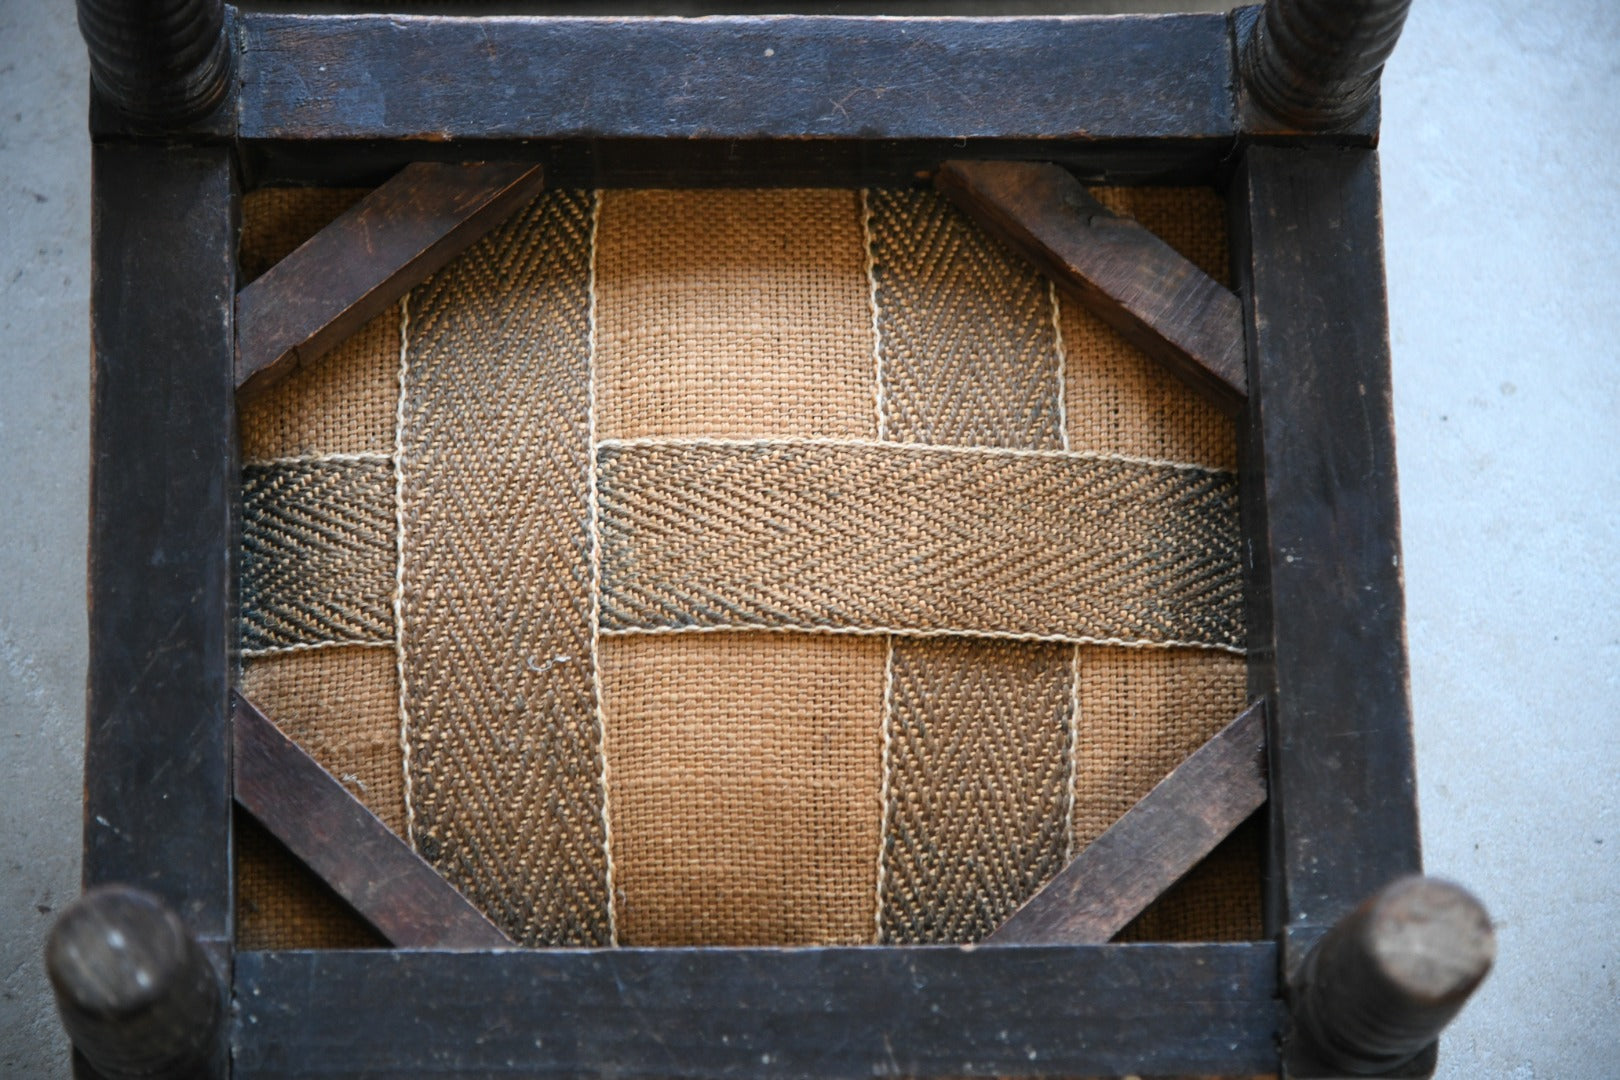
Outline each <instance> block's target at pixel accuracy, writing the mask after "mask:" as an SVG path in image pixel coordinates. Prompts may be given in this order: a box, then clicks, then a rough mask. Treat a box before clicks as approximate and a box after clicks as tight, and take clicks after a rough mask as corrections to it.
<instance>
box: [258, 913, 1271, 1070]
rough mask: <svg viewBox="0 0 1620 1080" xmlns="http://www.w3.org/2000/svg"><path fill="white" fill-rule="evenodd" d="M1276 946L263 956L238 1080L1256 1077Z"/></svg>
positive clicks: (1267, 1026) (1267, 1031)
mask: <svg viewBox="0 0 1620 1080" xmlns="http://www.w3.org/2000/svg"><path fill="white" fill-rule="evenodd" d="M1276 962H1277V949H1276V946H1275V945H1274V944H1272V943H1271V942H1250V943H1243V944H1232V945H1129V946H1119V945H1073V946H1050V945H1034V946H1029V947H1027V948H1019V949H985V948H972V947H955V948H953V947H945V946H922V947H911V948H904V947H893V948H890V947H882V948H878V947H871V946H864V947H844V948H792V949H759V948H735V949H679V948H677V949H632V948H618V949H521V950H515V951H508V952H504V953H500V954H488V953H459V954H450V955H447V954H443V953H424V952H387V951H384V950H380V949H373V950H367V951H361V952H349V953H335V952H280V953H242V954H239V955H238V956H237V961H236V1000H237V1002H238V1005H239V1012H238V1014H237V1017H236V1040H235V1052H236V1056H235V1066H236V1076H237V1077H238V1078H239V1080H259V1078H264V1080H270V1078H275V1080H296V1078H298V1077H332V1076H406V1075H411V1076H417V1075H420V1076H428V1075H431V1076H434V1077H439V1078H443V1077H450V1076H459V1077H468V1078H471V1077H488V1076H559V1077H560V1076H569V1077H604V1078H605V1077H667V1076H688V1077H751V1078H757V1080H777V1078H780V1080H804V1078H807V1077H827V1078H832V1077H846V1078H847V1077H856V1076H913V1077H923V1076H935V1077H945V1076H950V1077H965V1076H999V1077H1057V1076H1127V1075H1135V1076H1142V1077H1171V1076H1176V1077H1193V1076H1198V1077H1214V1076H1218V1075H1226V1076H1241V1077H1248V1076H1255V1075H1257V1074H1265V1073H1271V1072H1273V1071H1274V1070H1275V1069H1276V1067H1277V1050H1276V1045H1275V1040H1276V1037H1277V1031H1278V1028H1279V1026H1280V1024H1281V1022H1282V1020H1283V1016H1282V1008H1281V1005H1282V1003H1281V1002H1280V1001H1279V1000H1278V999H1277V997H1276V969H1275V964H1276Z"/></svg>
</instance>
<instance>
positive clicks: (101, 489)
mask: <svg viewBox="0 0 1620 1080" xmlns="http://www.w3.org/2000/svg"><path fill="white" fill-rule="evenodd" d="M92 168H93V181H92V182H93V185H94V199H95V203H94V205H95V210H94V217H93V219H92V228H93V240H92V244H93V271H92V273H93V278H92V282H91V303H92V306H93V312H94V325H93V331H92V334H93V343H94V360H93V362H94V376H93V381H92V398H93V400H92V406H91V436H90V439H91V479H90V567H89V593H90V686H89V702H88V713H89V716H88V730H87V734H86V743H85V835H84V883H85V885H86V887H89V886H92V885H97V884H101V883H119V884H125V885H134V886H138V887H140V888H143V889H146V890H148V891H149V892H152V893H154V894H156V895H157V896H158V897H160V898H161V899H162V900H163V901H164V902H166V903H168V904H170V905H172V906H173V907H174V908H175V910H176V911H177V912H178V913H179V914H180V916H181V918H182V919H184V920H185V922H186V924H187V925H188V926H189V927H190V928H191V929H192V931H193V932H194V933H196V934H197V935H198V936H199V937H200V938H201V939H202V940H203V941H204V943H205V944H207V943H209V942H215V943H218V942H222V941H225V940H227V939H229V937H230V932H231V923H230V917H231V887H230V877H231V845H230V814H231V793H230V736H229V728H228V724H227V715H228V708H229V702H228V696H229V691H230V673H231V645H232V635H233V633H234V626H235V620H234V618H233V615H232V598H233V588H234V575H233V574H232V572H231V551H232V550H233V547H234V544H233V527H234V520H235V503H236V498H235V481H234V478H235V476H236V473H237V468H236V432H235V420H236V413H235V392H236V387H235V379H234V376H233V374H232V370H231V353H232V340H231V311H232V300H233V297H234V295H235V272H236V271H235V267H236V227H235V209H234V206H235V204H234V198H235V196H234V191H233V178H232V170H231V163H230V153H229V151H228V150H227V149H225V148H206V149H188V148H181V147H168V146H124V145H101V146H97V147H96V149H95V152H94V157H93V160H92Z"/></svg>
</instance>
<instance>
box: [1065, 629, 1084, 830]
mask: <svg viewBox="0 0 1620 1080" xmlns="http://www.w3.org/2000/svg"><path fill="white" fill-rule="evenodd" d="M1068 721H1069V722H1068V725H1067V726H1068V729H1069V730H1068V733H1067V734H1068V737H1069V785H1068V786H1069V790H1068V803H1069V805H1068V807H1067V809H1066V810H1065V811H1064V814H1063V825H1064V843H1063V859H1064V861H1065V862H1067V861H1069V860H1070V859H1073V858H1074V856H1075V854H1076V852H1075V850H1074V809H1075V802H1076V801H1077V799H1078V797H1079V789H1080V646H1079V645H1076V646H1075V647H1074V649H1073V651H1072V652H1071V653H1070V656H1069V716H1068Z"/></svg>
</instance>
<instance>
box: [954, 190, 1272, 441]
mask: <svg viewBox="0 0 1620 1080" xmlns="http://www.w3.org/2000/svg"><path fill="white" fill-rule="evenodd" d="M934 185H935V186H936V187H937V188H939V190H940V191H942V192H943V193H944V194H946V195H947V196H949V197H950V198H951V199H952V201H954V202H955V203H956V204H957V205H958V206H959V207H961V208H962V209H963V210H964V211H966V212H967V214H968V215H969V216H970V217H972V218H973V219H974V220H975V221H977V222H978V223H979V224H980V225H982V226H983V227H984V228H985V229H987V230H989V231H990V232H991V233H992V234H994V235H996V236H998V237H1000V238H1001V239H1002V240H1004V241H1006V242H1007V243H1008V244H1010V245H1011V246H1012V247H1013V248H1014V249H1015V250H1016V251H1019V252H1021V253H1022V254H1023V255H1024V256H1025V257H1027V258H1028V259H1029V260H1030V261H1031V262H1033V263H1034V264H1035V265H1036V266H1038V267H1040V269H1041V270H1042V271H1044V272H1045V273H1046V274H1047V275H1048V276H1050V277H1051V278H1052V280H1053V281H1055V282H1057V284H1058V286H1059V287H1061V288H1062V289H1064V290H1065V291H1066V292H1067V293H1069V294H1070V295H1071V296H1073V297H1074V298H1075V299H1076V300H1078V301H1079V302H1080V303H1081V304H1083V305H1084V306H1085V307H1086V308H1087V309H1088V310H1090V311H1092V312H1093V313H1095V314H1096V315H1097V316H1098V317H1099V318H1101V319H1102V320H1103V321H1104V322H1106V323H1108V324H1109V325H1110V326H1112V327H1113V328H1114V329H1116V330H1118V331H1119V332H1120V333H1121V334H1123V335H1124V336H1125V338H1126V340H1128V341H1130V342H1131V344H1133V345H1135V346H1136V347H1137V348H1139V349H1141V350H1142V351H1143V352H1145V353H1147V355H1148V356H1150V357H1152V358H1153V359H1154V360H1157V361H1158V362H1159V363H1161V364H1163V365H1164V366H1165V367H1167V368H1169V369H1170V371H1171V372H1172V373H1174V374H1175V375H1176V376H1177V377H1179V378H1180V379H1182V380H1183V381H1184V382H1186V383H1187V384H1189V385H1190V386H1192V387H1193V388H1194V389H1195V390H1197V391H1199V392H1200V393H1202V394H1204V395H1206V396H1207V397H1209V398H1210V399H1211V400H1212V401H1214V402H1215V404H1217V405H1218V406H1220V407H1221V409H1223V410H1224V411H1225V412H1227V413H1230V414H1233V415H1236V414H1237V413H1239V412H1241V411H1242V409H1243V405H1244V402H1245V401H1246V400H1247V398H1248V380H1247V376H1246V375H1245V372H1244V345H1243V311H1242V306H1241V305H1240V304H1239V302H1238V298H1237V296H1236V295H1234V294H1233V293H1232V291H1231V290H1230V289H1227V288H1225V287H1224V286H1222V285H1221V284H1220V283H1219V282H1217V281H1215V280H1214V279H1212V278H1211V277H1210V276H1209V275H1208V274H1206V273H1204V272H1203V271H1202V270H1200V269H1199V268H1198V267H1196V266H1194V265H1193V264H1192V263H1191V262H1189V261H1188V260H1187V259H1185V258H1183V257H1182V255H1181V254H1180V253H1179V252H1177V251H1176V250H1175V249H1174V248H1172V247H1170V245H1169V244H1166V243H1165V242H1164V241H1163V240H1160V239H1159V238H1158V237H1157V236H1155V235H1153V233H1151V232H1150V231H1148V230H1147V229H1145V228H1143V227H1142V226H1141V225H1139V224H1137V223H1136V222H1135V221H1133V220H1131V219H1130V218H1128V217H1121V216H1119V215H1118V214H1115V213H1114V212H1113V211H1112V210H1109V209H1108V208H1107V207H1105V206H1103V204H1102V203H1100V202H1098V201H1097V200H1096V199H1094V198H1092V197H1091V194H1090V193H1089V192H1087V191H1086V189H1085V188H1084V187H1083V186H1082V185H1081V183H1080V182H1079V181H1078V180H1076V179H1075V178H1074V177H1073V176H1072V175H1070V173H1069V172H1068V171H1067V170H1066V169H1063V168H1061V167H1060V166H1057V165H1047V164H1041V163H1038V162H1023V161H947V162H946V163H945V164H944V165H942V166H941V167H940V169H939V171H938V172H937V173H935V174H934Z"/></svg>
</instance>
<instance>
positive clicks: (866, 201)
mask: <svg viewBox="0 0 1620 1080" xmlns="http://www.w3.org/2000/svg"><path fill="white" fill-rule="evenodd" d="M861 232H862V235H863V236H864V237H865V240H866V295H867V302H868V306H869V307H870V308H871V309H872V370H873V374H874V378H873V384H872V385H873V393H872V397H873V400H874V402H875V405H876V411H877V425H876V434H877V438H878V441H879V442H881V441H882V440H883V438H884V436H885V434H886V433H885V431H884V427H885V425H884V422H883V396H884V394H883V329H882V326H881V324H880V323H879V317H878V285H877V248H876V246H875V244H874V243H873V239H872V192H871V189H870V188H862V189H861Z"/></svg>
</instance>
